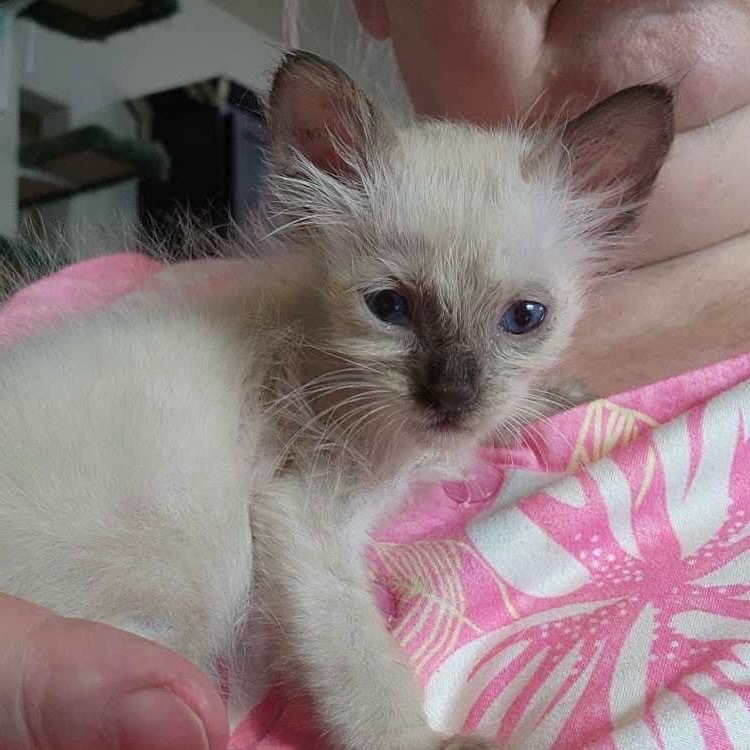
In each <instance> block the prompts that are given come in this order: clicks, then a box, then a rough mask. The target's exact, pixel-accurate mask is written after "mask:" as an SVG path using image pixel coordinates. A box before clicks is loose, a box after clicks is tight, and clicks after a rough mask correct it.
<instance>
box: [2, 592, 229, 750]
mask: <svg viewBox="0 0 750 750" xmlns="http://www.w3.org/2000/svg"><path fill="white" fill-rule="evenodd" d="M227 738H228V725H227V717H226V712H225V710H224V706H223V705H222V701H221V698H220V696H219V695H218V694H217V693H216V691H215V690H214V689H213V687H212V686H211V684H210V682H209V681H208V679H207V678H206V677H205V676H204V675H203V674H202V673H201V672H200V671H199V670H198V669H197V668H196V667H194V666H193V665H192V664H190V663H189V662H187V661H185V660H184V659H182V658H181V657H180V656H178V655H177V654H174V653H172V652H171V651H169V650H167V649H165V648H163V647H162V646H159V645H157V644H155V643H152V642H150V641H147V640H145V639H143V638H138V637H136V636H134V635H131V634H129V633H125V632H123V631H120V630H117V629H115V628H111V627H108V626H106V625H102V624H99V623H93V622H87V621H83V620H73V619H67V618H62V617H58V616H57V615H55V614H53V613H52V612H50V611H49V610H46V609H44V608H43V607H39V606H36V605H34V604H30V603H28V602H25V601H22V600H20V599H16V598H14V597H11V596H7V595H4V594H0V748H1V749H2V750H84V748H85V750H115V749H117V750H225V748H226V745H227Z"/></svg>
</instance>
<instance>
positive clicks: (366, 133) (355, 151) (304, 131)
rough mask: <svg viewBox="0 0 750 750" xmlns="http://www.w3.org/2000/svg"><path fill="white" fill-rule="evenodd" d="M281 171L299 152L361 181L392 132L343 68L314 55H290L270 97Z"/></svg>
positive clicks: (329, 169)
mask: <svg viewBox="0 0 750 750" xmlns="http://www.w3.org/2000/svg"><path fill="white" fill-rule="evenodd" d="M268 114H269V121H270V127H271V137H272V142H273V156H274V162H275V164H276V168H277V169H278V170H279V171H281V172H288V171H289V170H290V168H291V164H292V161H293V156H294V152H295V151H296V152H298V153H299V154H301V155H302V156H304V157H305V158H306V159H307V160H308V161H310V162H311V163H312V164H314V165H315V166H316V167H317V168H318V169H321V170H323V171H324V172H327V173H328V174H330V175H332V176H334V177H342V178H352V177H356V176H357V174H358V173H360V172H361V170H362V169H365V168H366V167H367V162H368V158H369V156H370V154H371V152H372V149H373V148H374V147H375V145H376V144H377V142H378V140H379V139H380V138H382V137H383V133H384V131H385V130H387V126H386V123H385V121H384V118H383V116H382V115H381V114H380V113H379V112H378V111H377V110H376V108H375V106H374V105H373V104H372V102H370V100H369V99H368V98H367V97H366V96H365V94H364V93H363V92H362V91H361V90H360V89H359V88H358V87H357V85H356V84H355V83H354V81H352V80H351V78H349V76H347V75H346V73H344V72H343V71H342V70H341V69H340V68H338V67H337V66H336V65H333V64H332V63H329V62H326V61H325V60H323V59H321V58H319V57H317V55H313V54H311V53H309V52H301V51H295V52H290V53H289V54H287V55H286V56H285V58H284V60H283V62H282V64H281V66H280V67H279V69H278V70H277V72H276V75H275V76H274V79H273V84H272V86H271V95H270V98H269V113H268Z"/></svg>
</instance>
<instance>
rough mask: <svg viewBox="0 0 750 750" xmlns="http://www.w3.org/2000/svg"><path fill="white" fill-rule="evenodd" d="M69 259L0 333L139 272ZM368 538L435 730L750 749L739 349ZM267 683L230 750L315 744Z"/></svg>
mask: <svg viewBox="0 0 750 750" xmlns="http://www.w3.org/2000/svg"><path fill="white" fill-rule="evenodd" d="M158 268H159V266H158V264H156V263H154V262H152V261H149V260H147V259H145V258H143V257H141V256H138V255H132V254H128V255H120V256H110V257H108V258H104V259H99V260H96V261H89V262H87V263H83V264H78V265H77V266H73V267H71V268H69V269H67V270H65V271H64V272H62V273H60V274H57V275H56V276H53V277H50V278H48V279H46V280H43V281H42V282H40V283H38V284H36V285H34V286H32V287H30V288H28V289H27V290H24V291H22V292H20V293H19V294H18V295H16V297H14V298H12V299H11V300H10V301H9V302H8V303H7V304H6V306H5V308H4V309H3V310H1V311H0V339H4V340H6V341H7V340H8V339H12V338H17V337H18V336H19V335H23V334H24V333H26V332H28V331H30V330H32V329H34V328H36V327H39V326H41V325H46V324H48V323H50V322H52V321H53V320H54V319H56V318H57V317H59V316H60V315H61V314H64V313H68V312H70V311H72V310H73V311H74V310H83V309H90V308H93V307H97V306H101V305H105V304H107V303H108V302H109V301H110V300H112V299H114V298H115V297H117V296H119V295H121V294H124V293H126V292H128V291H131V290H133V289H137V288H139V287H141V286H143V285H146V284H147V283H148V280H149V278H150V277H151V275H152V274H153V272H154V271H155V270H156V269H158ZM526 445H527V446H528V447H520V448H516V449H513V450H492V451H486V452H485V453H484V454H483V455H482V456H481V457H480V458H479V460H478V462H477V465H476V467H475V468H474V469H473V470H472V471H471V472H470V473H469V474H468V475H467V476H466V479H465V481H457V482H450V483H446V484H444V485H442V486H439V487H433V488H431V489H429V490H426V491H425V492H424V496H423V497H420V498H419V499H418V500H417V502H416V503H415V505H414V507H413V508H412V509H411V510H409V511H408V512H407V513H406V514H404V515H403V517H401V518H400V519H399V520H398V521H397V522H396V523H394V524H392V525H390V526H389V527H388V528H385V529H383V530H382V531H381V533H379V534H378V535H377V540H376V542H375V543H374V544H373V545H372V549H371V552H370V554H371V563H372V564H371V568H372V574H373V581H374V588H375V593H376V596H377V597H378V601H379V602H380V604H381V608H382V610H383V614H384V617H385V618H386V620H387V623H388V626H389V628H390V629H391V630H392V631H393V633H394V635H395V637H396V638H397V639H398V640H399V641H400V642H401V644H402V645H403V647H404V648H405V650H406V651H407V653H408V654H409V656H410V658H411V662H412V665H413V669H414V670H415V672H416V673H417V674H418V676H419V678H420V680H421V682H422V683H423V685H424V687H425V703H426V708H427V711H428V713H429V716H430V718H431V721H432V723H433V724H434V725H435V726H436V727H438V728H443V729H447V730H458V729H460V728H464V729H466V730H472V729H479V730H483V731H486V732H490V733H493V734H495V735H496V736H497V737H498V738H499V740H500V741H501V746H502V747H503V748H508V749H510V748H514V749H518V748H524V750H546V749H547V748H550V749H553V748H554V750H563V749H565V750H583V749H584V748H585V749H596V750H605V749H606V750H651V749H653V750H701V749H702V748H709V749H710V750H729V749H730V748H732V749H733V750H747V749H749V748H750V354H748V355H745V356H742V357H739V358H735V359H733V360H731V361H727V362H723V363H720V364H717V365H713V366H711V367H707V368H705V369H702V370H700V371H697V372H692V373H688V374H686V375H683V376H680V377H676V378H672V379H669V380H666V381H663V382H660V383H657V384H655V385H651V386H648V387H646V388H642V389H639V390H637V391H633V392H631V393H625V394H622V395H619V396H616V397H613V398H609V399H605V400H600V401H596V402H594V403H591V404H588V405H585V406H582V407H579V408H577V409H574V410H572V411H569V412H566V413H564V414H560V415H558V416H557V417H555V418H554V419H552V420H551V421H549V422H548V423H546V424H540V425H537V426H536V427H535V428H534V430H533V431H531V432H529V434H528V435H527V440H526ZM324 744H325V743H324V742H323V741H322V740H319V739H318V735H317V733H316V730H315V726H314V723H313V721H312V720H311V718H310V715H309V714H308V713H307V712H306V711H305V710H304V709H302V708H301V707H299V706H297V705H295V704H293V703H292V702H290V701H288V700H287V698H286V696H285V695H284V694H283V693H282V692H280V691H279V690H278V689H273V690H269V691H268V692H267V693H266V695H265V697H264V698H263V699H262V700H261V701H260V703H259V704H258V705H257V706H256V707H255V708H254V709H253V710H252V711H251V712H250V714H249V715H248V716H247V718H246V719H245V720H244V721H243V722H242V723H241V724H240V725H239V726H238V727H237V729H236V731H235V732H234V736H233V738H232V741H231V743H230V748H231V749H232V750H249V749H250V748H258V749H261V748H262V749H264V750H270V749H276V750H281V749H282V748H283V749H284V750H309V749H310V748H322V747H324Z"/></svg>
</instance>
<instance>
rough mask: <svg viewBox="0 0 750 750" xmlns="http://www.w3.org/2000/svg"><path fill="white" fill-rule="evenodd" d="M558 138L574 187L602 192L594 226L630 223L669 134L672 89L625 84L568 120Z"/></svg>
mask: <svg viewBox="0 0 750 750" xmlns="http://www.w3.org/2000/svg"><path fill="white" fill-rule="evenodd" d="M562 140H563V145H564V147H565V149H566V152H567V155H568V157H569V166H570V174H571V178H572V180H573V187H574V190H575V191H576V192H577V193H596V194H599V195H601V196H602V201H603V208H604V209H605V215H606V218H605V220H604V221H603V222H602V225H601V226H599V227H598V230H599V231H602V232H605V233H608V234H612V233H618V232H621V231H623V230H625V229H629V228H630V227H631V226H632V224H633V223H634V220H635V219H636V218H637V216H638V214H639V213H640V211H641V209H642V207H643V205H644V204H645V201H646V199H647V198H648V197H649V195H650V194H651V190H652V189H653V186H654V182H655V181H656V177H657V175H658V174H659V171H660V170H661V168H662V166H663V164H664V161H665V160H666V158H667V154H668V153H669V150H670V148H671V146H672V141H673V140H674V98H673V95H672V93H671V91H670V90H669V89H667V88H665V87H663V86H658V85H644V86H634V87H632V88H628V89H624V90H623V91H620V92H619V93H617V94H614V95H613V96H610V97H609V98H608V99H605V100H604V101H603V102H601V103H600V104H597V105H596V106H595V107H593V108H592V109H590V110H588V111H587V112H584V113H583V114H582V115H580V116H579V117H577V118H576V119H575V120H573V121H572V122H570V123H569V124H568V125H567V127H566V128H565V131H564V133H563V139H562Z"/></svg>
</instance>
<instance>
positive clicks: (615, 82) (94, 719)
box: [0, 0, 750, 750]
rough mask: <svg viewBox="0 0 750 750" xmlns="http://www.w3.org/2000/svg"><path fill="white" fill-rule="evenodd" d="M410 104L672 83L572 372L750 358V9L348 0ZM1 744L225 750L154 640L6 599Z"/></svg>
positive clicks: (540, 100)
mask: <svg viewBox="0 0 750 750" xmlns="http://www.w3.org/2000/svg"><path fill="white" fill-rule="evenodd" d="M354 4H355V8H356V11H357V14H358V17H359V19H360V22H361V24H362V26H363V28H364V29H365V30H366V31H367V32H368V33H369V34H370V35H372V36H373V37H375V38H377V39H390V40H391V43H392V45H393V47H394V50H395V53H396V57H397V60H398V63H399V67H400V69H401V72H402V75H403V78H404V81H405V83H406V86H407V88H408V91H409V94H410V96H411V99H412V101H413V103H414V105H415V108H416V110H417V111H418V112H419V113H421V114H423V115H428V116H439V117H459V118H465V119H469V120H472V121H475V122H477V123H481V124H487V125H493V124H501V125H502V124H504V123H506V122H507V121H508V120H516V119H518V118H524V119H525V121H526V122H529V123H533V122H534V121H535V120H543V119H544V118H547V117H558V116H560V115H563V116H574V115H575V114H576V113H577V112H580V111H582V110H583V109H585V108H587V107H588V106H589V105H591V104H593V103H595V102H596V101H597V100H599V99H601V98H604V97H605V96H606V95H608V94H610V93H613V92H614V91H615V90H618V89H621V88H624V87H626V86H628V85H632V84H636V83H641V82H646V81H666V82H673V83H675V84H676V86H677V93H678V96H677V127H678V131H679V132H678V136H677V140H676V144H675V147H674V151H673V154H672V156H671V158H670V160H669V162H668V164H667V166H666V168H665V169H664V171H663V173H662V176H661V178H660V180H659V183H658V186H657V189H656V192H655V195H654V199H653V202H652V204H651V206H650V207H649V209H648V210H647V212H646V213H645V216H644V219H643V222H642V225H641V228H640V230H639V233H638V236H637V242H636V243H633V245H632V247H631V248H630V252H631V253H632V252H634V251H636V250H637V258H638V260H639V263H638V268H637V269H636V270H633V271H630V272H628V273H626V274H622V275H618V276H616V277H614V278H612V279H610V280H608V281H606V282H604V283H603V284H602V287H601V288H600V290H599V292H598V296H597V298H596V299H595V300H594V301H593V303H592V307H591V310H590V311H589V313H588V314H587V316H586V319H585V320H584V323H583V326H582V329H581V332H580V334H579V336H578V338H577V341H576V343H575V345H574V347H573V349H572V351H571V354H570V358H569V362H568V368H569V371H570V372H571V373H572V374H579V375H580V376H581V377H582V379H584V380H585V381H586V382H587V384H588V385H589V386H590V387H591V388H593V389H594V390H596V391H598V392H600V393H613V392H616V391H622V390H624V389H628V388H633V387H636V386H639V385H642V384H644V383H648V382H652V381H655V380H658V379H660V378H663V377H666V376H669V375H672V374H675V373H679V372H684V371H687V370H690V369H694V368H697V367H700V366H702V365H705V364H708V363H710V362H714V361H718V360H720V359H723V358H726V357H730V356H732V355H733V354H738V353H741V352H744V351H748V350H750V305H748V304H747V302H748V300H750V295H748V286H749V285H748V279H750V146H749V145H748V144H750V3H748V2H747V0H706V1H705V2H695V0H631V1H630V2H627V3H626V2H601V0H464V2H461V3H456V2H455V0H410V2H403V1H402V0H354ZM0 665H2V668H1V669H0V747H2V748H8V749H9V750H10V749H12V750H32V749H33V750H36V749H37V748H44V749H45V750H62V749H63V748H65V749H67V748H74V747H75V748H82V747H85V748H87V750H105V749H106V748H132V749H133V750H145V748H150V749H152V750H153V749H155V748H163V749H164V750H176V749H177V748H180V750H193V748H195V749H196V750H197V749H198V748H211V750H220V749H221V750H223V748H224V747H225V746H226V739H227V731H228V730H227V726H226V718H225V714H224V710H223V706H222V704H221V700H220V698H219V696H218V695H217V694H216V693H215V692H214V691H213V689H212V688H211V687H210V686H209V685H208V683H207V682H206V680H205V679H204V678H203V677H202V675H200V673H199V672H198V671H197V670H196V669H194V668H193V667H192V666H191V665H189V664H187V663H185V662H183V661H182V660H181V659H179V658H178V657H177V656H175V655H173V654H171V653H169V652H168V651H166V650H165V649H162V648H160V647H159V646H157V645H155V644H151V643H148V642H146V641H142V640H141V639H137V638H135V637H134V636H130V635H128V634H125V633H120V632H118V631H116V630H114V629H112V628H108V627H106V626H103V625H98V624H94V623H86V622H80V621H75V620H67V619H63V618H60V617H57V616H55V615H53V614H52V613H50V612H48V611H45V610H43V609H41V608H39V607H36V606H34V605H31V604H28V603H26V602H21V601H19V600H16V599H12V598H11V597H4V596H0Z"/></svg>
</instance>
